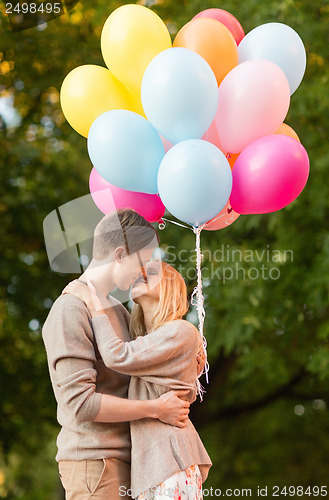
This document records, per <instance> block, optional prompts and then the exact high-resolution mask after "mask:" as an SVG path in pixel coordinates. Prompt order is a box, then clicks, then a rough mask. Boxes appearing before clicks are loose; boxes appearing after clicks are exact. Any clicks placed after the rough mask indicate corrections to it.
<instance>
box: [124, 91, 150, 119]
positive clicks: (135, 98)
mask: <svg viewBox="0 0 329 500" xmlns="http://www.w3.org/2000/svg"><path fill="white" fill-rule="evenodd" d="M127 90H128V94H129V97H130V102H131V110H132V111H134V112H135V113H138V114H139V115H142V116H144V118H146V115H145V113H144V108H143V105H142V98H141V94H140V92H134V91H133V90H130V89H128V87H127Z"/></svg>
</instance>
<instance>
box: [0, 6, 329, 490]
mask: <svg viewBox="0 0 329 500" xmlns="http://www.w3.org/2000/svg"><path fill="white" fill-rule="evenodd" d="M123 3H128V2H111V4H109V3H108V2H105V1H104V0H97V1H93V2H91V1H90V0H88V1H87V0H85V1H83V2H81V3H78V4H77V5H76V6H75V7H74V8H73V9H72V10H71V11H70V12H69V13H67V14H65V15H63V16H61V17H59V18H57V19H55V20H53V21H52V22H49V23H48V24H47V26H46V28H44V26H40V27H39V28H33V29H29V30H26V31H20V32H15V33H13V32H12V31H11V30H10V24H9V22H8V19H6V17H3V18H2V19H1V25H2V26H1V27H2V49H1V50H2V52H1V53H0V56H1V61H0V71H1V74H2V80H1V88H0V91H1V94H0V96H1V101H0V103H2V104H3V103H4V102H6V108H5V111H0V114H1V129H2V130H1V131H2V134H1V152H2V153H1V159H0V162H1V163H0V176H1V184H0V191H1V201H0V212H1V225H0V241H1V257H0V259H1V260H0V262H1V277H0V322H1V332H0V360H1V366H2V368H1V372H0V377H1V378H0V382H1V383H0V399H1V407H0V422H1V424H0V444H1V453H0V456H1V463H2V466H1V470H2V471H3V473H4V475H5V477H4V479H3V481H2V480H1V477H2V476H1V470H0V496H2V497H4V498H24V500H30V499H31V500H32V499H33V500H38V499H40V500H41V499H42V500H44V499H45V498H49V499H50V498H54V496H53V494H54V493H53V492H54V490H55V489H56V488H57V482H56V480H55V479H56V476H57V469H56V464H55V461H54V455H55V436H56V433H57V432H58V429H59V427H58V424H57V422H56V407H55V401H54V397H53V393H52V389H51V385H50V381H49V375H48V369H47V363H46V355H45V351H44V346H43V343H42V339H41V336H40V332H41V326H42V324H43V321H44V319H45V317H46V315H47V313H48V310H49V308H50V307H51V304H52V301H53V300H54V299H55V298H56V297H57V296H58V294H59V293H60V291H61V290H62V288H63V287H64V286H65V284H66V283H67V281H69V280H71V279H73V278H74V277H76V276H74V275H63V274H58V273H55V272H54V271H52V270H51V269H50V267H49V263H48V260H47V255H46V252H45V246H44V239H43V231H42V223H43V219H44V218H45V217H46V215H47V214H48V213H49V212H51V211H52V210H54V209H55V208H57V207H59V206H60V205H62V204H64V203H66V202H68V201H70V200H73V199H75V198H78V197H80V196H83V195H86V194H88V176H89V173H90V170H91V164H90V161H89V159H88V155H87V151H86V147H85V143H86V141H85V139H84V138H82V137H81V136H79V135H78V134H77V133H76V132H75V131H74V130H73V129H71V127H70V126H69V125H68V123H67V122H66V121H65V119H64V117H63V114H62V112H61V108H60V104H59V90H60V86H61V83H62V81H63V79H64V77H65V76H66V74H67V73H68V72H69V71H70V70H71V69H73V68H75V67H76V66H78V65H81V64H88V63H92V64H99V65H103V66H104V63H103V61H102V57H101V52H100V41H99V38H100V33H101V28H102V25H103V23H104V21H105V20H106V18H107V17H108V15H109V14H110V12H112V11H113V10H114V9H115V8H116V7H118V6H119V5H122V4H123ZM149 4H150V7H151V8H152V9H153V10H155V11H156V12H157V13H158V14H159V15H160V16H161V18H162V19H163V20H165V21H166V23H167V25H168V26H169V28H170V31H171V33H172V35H173V36H174V35H175V33H176V32H177V30H178V29H180V27H181V26H182V25H183V24H185V23H186V22H187V21H189V20H190V19H191V18H192V17H193V15H195V14H196V13H197V12H198V11H200V10H202V9H204V8H205V7H209V8H210V7H218V3H217V2H214V1H208V3H207V5H206V6H205V4H204V3H202V2H200V1H196V0H191V1H187V0H186V1H184V2H174V1H171V0H168V1H167V2H163V3H162V2H159V3H157V2H149ZM220 7H221V8H223V9H226V10H228V11H229V12H231V13H232V14H233V15H235V16H236V17H237V18H238V19H239V21H240V22H241V24H242V25H243V27H244V29H245V32H246V33H247V32H249V31H250V30H251V29H253V28H254V27H256V26H258V25H260V24H263V23H266V22H272V21H276V22H283V23H286V24H288V25H289V26H291V27H293V28H294V29H295V30H296V31H297V32H298V33H299V34H300V36H301V37H302V39H303V41H304V44H305V47H306V51H307V55H308V65H307V71H306V74H305V77H304V80H303V82H302V83H301V86H300V88H299V89H298V90H297V91H296V93H295V94H294V95H293V97H292V100H291V107H290V111H289V114H288V117H287V119H286V122H287V123H288V124H289V125H291V126H292V127H293V128H294V129H295V130H296V131H297V133H298V135H299V136H300V138H301V141H302V143H303V144H304V146H305V147H306V149H307V151H308V153H309V156H310V160H311V173H310V178H309V181H308V183H307V185H306V188H305V190H304V192H303V193H302V194H301V195H300V197H299V198H298V199H297V200H296V201H295V202H293V203H292V204H291V205H290V206H288V207H287V208H285V209H283V210H280V211H279V212H275V213H273V214H266V215H257V216H256V215H241V216H240V217H239V219H238V220H237V221H236V222H235V223H234V224H233V225H232V226H230V227H229V228H227V229H225V230H221V231H220V232H210V231H209V232H207V231H203V232H202V233H201V244H202V250H203V253H204V256H205V257H204V260H203V276H204V292H205V308H206V314H207V315H206V321H205V334H206V337H207V339H208V355H209V362H210V373H209V378H210V380H209V386H208V385H207V384H206V382H205V380H204V379H203V385H205V387H206V390H207V393H206V396H205V400H204V402H203V403H201V404H200V403H195V404H194V405H193V406H192V409H191V418H192V420H193V422H194V423H195V426H196V427H197V429H199V431H200V434H201V437H202V438H203V441H204V443H205V445H206V447H207V449H208V451H209V453H210V455H211V457H212V460H213V463H214V465H213V467H212V469H211V472H210V475H209V479H208V480H207V482H206V484H205V485H204V486H205V487H210V486H213V487H220V488H222V489H224V488H226V487H235V488H239V487H240V488H247V487H250V488H253V490H254V491H256V486H257V485H261V486H265V485H268V486H269V487H271V486H272V485H274V484H277V485H280V486H284V485H298V484H300V485H303V486H304V487H306V486H308V485H309V484H310V485H321V484H326V479H327V467H326V461H327V460H326V459H327V455H328V451H329V442H328V438H327V430H328V424H327V419H328V409H327V404H328V400H329V399H328V398H329V394H328V387H327V385H328V384H327V381H328V376H329V345H328V337H329V316H328V279H327V276H328V271H329V257H328V256H329V251H328V247H329V234H328V228H327V223H326V222H327V219H328V197H327V187H326V186H327V182H326V181H327V165H328V160H329V151H328V147H327V135H328V132H327V130H328V126H327V125H328V118H327V116H328V107H329V97H328V95H327V92H326V88H327V84H328V78H329V69H328V67H327V66H326V65H325V60H326V57H327V56H328V44H327V25H328V21H329V9H328V6H327V5H326V2H324V1H321V0H320V1H317V2H313V3H310V2H307V1H306V0H299V1H297V0H284V1H280V2H279V1H277V0H270V1H269V2H266V3H259V2H256V1H255V0H248V2H246V3H241V2H238V1H236V0H227V1H225V2H224V3H223V4H221V5H220ZM2 13H4V7H2ZM0 109H4V108H0ZM10 111H11V117H10V118H8V112H10ZM15 123H16V126H15ZM160 236H161V246H162V248H163V249H164V250H166V249H167V260H168V261H170V260H171V263H172V264H173V265H175V266H176V267H177V268H179V269H180V271H181V272H182V274H183V276H184V277H185V279H186V281H187V283H188V286H189V291H190V292H191V291H192V289H193V287H194V286H195V284H196V281H195V273H194V272H193V269H194V267H195V262H194V259H193V256H194V253H193V251H194V247H195V240H194V235H193V233H192V231H189V230H187V229H183V228H178V227H177V226H174V225H171V224H167V227H166V228H165V230H164V231H162V232H161V233H160ZM171 247H173V248H171ZM182 250H184V251H185V253H183V254H182V253H180V252H181V251H182ZM186 250H187V254H186ZM221 251H222V253H221ZM275 251H278V252H275ZM234 252H235V253H234ZM256 252H258V253H256ZM262 252H263V253H262ZM186 255H187V261H185V260H184V259H185V258H186ZM274 255H275V259H274ZM252 259H253V260H252ZM262 266H264V267H265V268H267V269H266V270H264V269H262ZM262 273H263V274H262ZM193 314H194V313H193V311H192V312H191V316H189V318H191V319H194V320H195V315H194V316H193ZM49 443H50V444H49ZM40 450H41V451H40ZM35 457H36V458H35ZM29 463H33V466H34V465H35V468H34V467H28V464H29ZM41 469H42V470H43V476H42V478H43V479H42V480H41V479H40V474H38V473H37V472H38V471H40V470H41ZM1 488H2V490H1Z"/></svg>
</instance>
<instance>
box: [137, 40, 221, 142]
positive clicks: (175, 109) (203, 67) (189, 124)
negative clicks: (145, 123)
mask: <svg viewBox="0 0 329 500" xmlns="http://www.w3.org/2000/svg"><path fill="white" fill-rule="evenodd" d="M141 98H142V104H143V108H144V112H145V115H146V116H147V118H148V120H149V121H150V122H151V123H152V125H153V126H154V128H156V129H157V130H158V132H159V133H160V134H161V135H163V136H164V137H165V138H166V139H168V140H169V141H171V142H172V143H173V144H176V143H177V142H179V141H184V140H186V139H199V138H201V137H202V136H203V134H204V133H205V132H206V131H207V130H208V128H209V127H210V125H211V123H212V121H213V119H214V117H215V114H216V110H217V103H218V85H217V81H216V77H215V75H214V73H213V71H212V69H211V67H210V66H209V64H208V63H207V62H206V61H205V60H204V59H203V58H202V57H201V56H200V55H199V54H197V53H196V52H193V51H192V50H189V49H185V48H182V47H173V48H171V49H167V50H164V51H163V52H160V54H158V55H157V56H156V57H155V58H154V59H152V61H151V62H150V64H149V65H148V67H147V68H146V71H145V73H144V77H143V81H142V88H141Z"/></svg>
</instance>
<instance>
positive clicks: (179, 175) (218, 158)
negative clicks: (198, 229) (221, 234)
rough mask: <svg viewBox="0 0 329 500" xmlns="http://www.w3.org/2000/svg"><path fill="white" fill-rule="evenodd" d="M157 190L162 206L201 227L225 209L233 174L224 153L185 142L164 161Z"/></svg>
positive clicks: (208, 145) (203, 143)
mask: <svg viewBox="0 0 329 500" xmlns="http://www.w3.org/2000/svg"><path fill="white" fill-rule="evenodd" d="M158 187H159V194H160V198H161V199H162V202H163V203H164V205H165V206H166V208H167V209H168V210H169V212H171V213H172V215H174V216H175V217H177V218H178V219H180V220H182V221H184V222H187V223H188V224H191V225H192V226H199V225H200V224H203V223H204V222H207V221H208V220H210V219H212V218H213V217H215V216H216V215H217V214H218V213H219V212H220V211H221V210H222V209H223V208H224V207H225V205H226V203H227V201H228V199H229V197H230V194H231V190H232V171H231V167H230V164H229V162H228V161H227V159H226V157H225V155H224V153H222V151H220V149H218V148H217V147H216V146H214V145H213V144H211V143H210V142H207V141H203V140H201V139H190V140H187V141H182V142H180V143H179V144H176V146H173V147H172V148H171V149H170V150H169V151H168V153H167V154H166V155H165V157H164V158H163V160H162V162H161V165H160V168H159V173H158Z"/></svg>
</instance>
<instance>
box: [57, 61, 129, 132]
mask: <svg viewBox="0 0 329 500" xmlns="http://www.w3.org/2000/svg"><path fill="white" fill-rule="evenodd" d="M60 101H61V106H62V110H63V113H64V115H65V118H66V119H67V121H68V122H69V124H70V125H71V127H73V128H74V129H75V130H76V131H77V132H79V134H81V135H83V136H84V137H88V132H89V129H90V127H91V125H92V123H93V121H94V120H96V118H97V117H98V116H99V115H101V114H102V113H105V111H110V110H111V109H128V110H131V101H130V97H129V94H128V91H127V89H126V88H125V86H124V85H122V83H121V82H119V81H118V80H117V79H116V78H115V77H114V76H113V75H112V74H111V72H110V71H109V70H108V69H107V68H103V67H102V66H96V65H94V64H86V65H84V66H78V67H77V68H75V69H73V70H72V71H71V72H70V73H69V74H68V75H67V76H66V77H65V79H64V81H63V83H62V87H61V92H60Z"/></svg>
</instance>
